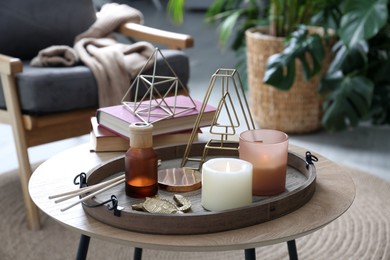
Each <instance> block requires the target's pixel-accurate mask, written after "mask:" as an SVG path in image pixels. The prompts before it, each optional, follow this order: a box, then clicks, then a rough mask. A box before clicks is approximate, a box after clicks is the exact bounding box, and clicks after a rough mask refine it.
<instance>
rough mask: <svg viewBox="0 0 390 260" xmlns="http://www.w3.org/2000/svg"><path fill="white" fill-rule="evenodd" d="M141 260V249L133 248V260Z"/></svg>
mask: <svg viewBox="0 0 390 260" xmlns="http://www.w3.org/2000/svg"><path fill="white" fill-rule="evenodd" d="M141 259H142V248H139V247H136V248H134V257H133V260H141Z"/></svg>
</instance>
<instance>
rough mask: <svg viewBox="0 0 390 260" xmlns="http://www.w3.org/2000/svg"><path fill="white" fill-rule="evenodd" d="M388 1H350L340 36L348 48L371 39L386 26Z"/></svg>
mask: <svg viewBox="0 0 390 260" xmlns="http://www.w3.org/2000/svg"><path fill="white" fill-rule="evenodd" d="M387 16H388V10H387V0H352V1H349V2H348V4H347V6H346V10H345V13H344V15H343V17H342V18H341V24H340V30H339V35H340V37H341V39H342V41H343V42H344V43H345V44H346V45H347V46H352V45H354V44H356V43H357V42H359V41H361V40H367V39H370V38H371V37H372V36H374V35H375V34H377V33H378V31H379V30H380V29H381V28H382V27H383V26H384V25H385V24H386V21H387Z"/></svg>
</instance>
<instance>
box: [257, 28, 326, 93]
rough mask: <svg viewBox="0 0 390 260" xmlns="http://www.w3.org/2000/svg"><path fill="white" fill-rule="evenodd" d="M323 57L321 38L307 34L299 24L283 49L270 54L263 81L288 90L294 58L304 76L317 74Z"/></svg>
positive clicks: (308, 76)
mask: <svg viewBox="0 0 390 260" xmlns="http://www.w3.org/2000/svg"><path fill="white" fill-rule="evenodd" d="M323 58H324V49H323V46H322V41H321V38H320V37H319V36H318V35H317V34H312V35H309V34H308V32H307V29H306V27H305V26H300V27H299V28H298V30H296V31H294V32H293V33H292V34H291V36H290V37H289V39H288V41H287V44H286V46H285V48H284V50H283V51H282V52H281V53H279V54H275V55H272V56H271V57H270V58H269V59H268V61H267V65H266V71H265V73H264V77H263V81H264V82H265V83H267V84H270V85H273V86H275V87H276V88H279V89H282V90H289V89H290V88H291V86H292V84H293V83H294V80H295V60H296V59H299V60H300V61H301V67H302V70H303V74H304V76H305V78H306V79H307V80H308V79H310V78H311V77H312V76H314V75H315V74H317V73H318V72H319V71H320V69H321V65H322V60H323Z"/></svg>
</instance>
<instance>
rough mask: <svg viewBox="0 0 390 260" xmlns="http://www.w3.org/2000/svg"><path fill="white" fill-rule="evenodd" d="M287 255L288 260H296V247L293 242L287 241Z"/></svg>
mask: <svg viewBox="0 0 390 260" xmlns="http://www.w3.org/2000/svg"><path fill="white" fill-rule="evenodd" d="M287 247H288V255H289V256H290V260H298V252H297V245H296V243H295V239H294V240H290V241H287Z"/></svg>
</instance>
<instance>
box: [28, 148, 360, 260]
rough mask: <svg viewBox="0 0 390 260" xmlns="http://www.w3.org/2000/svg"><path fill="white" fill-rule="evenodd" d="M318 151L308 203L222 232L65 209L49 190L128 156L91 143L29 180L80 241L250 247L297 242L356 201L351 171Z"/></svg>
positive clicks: (45, 206) (39, 200)
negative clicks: (147, 229) (159, 229)
mask: <svg viewBox="0 0 390 260" xmlns="http://www.w3.org/2000/svg"><path fill="white" fill-rule="evenodd" d="M289 150H290V151H292V152H295V153H297V154H300V155H304V154H305V152H306V150H305V149H303V148H300V147H296V146H291V145H290V147H289ZM313 154H314V155H315V156H317V157H318V159H319V161H318V162H316V163H315V166H316V170H317V180H316V191H315V193H314V195H313V197H312V199H311V200H310V201H309V202H308V203H306V204H305V205H304V206H302V207H301V208H299V209H298V210H295V211H293V212H292V213H290V214H288V215H285V216H282V217H280V218H277V219H275V220H272V221H268V222H265V223H262V224H258V225H254V226H250V227H246V228H241V229H236V230H230V231H225V232H218V233H209V234H200V235H193V234H192V235H155V234H143V233H137V232H131V231H128V230H123V229H119V228H115V227H111V226H109V225H107V224H103V223H101V222H99V221H97V220H95V219H94V218H92V217H90V216H89V215H87V214H86V213H85V212H84V210H83V208H82V206H81V205H77V206H75V207H73V208H71V209H69V210H67V211H65V212H61V211H60V209H61V208H63V207H64V205H63V204H61V203H59V204H55V203H54V201H53V200H49V199H48V197H49V196H50V195H53V194H58V193H61V192H66V191H69V190H72V189H74V188H75V187H76V186H75V185H74V184H73V180H74V178H75V176H76V175H77V174H80V173H81V172H88V171H90V170H91V169H92V168H95V167H97V166H99V165H100V164H102V163H103V162H106V161H107V160H110V159H113V158H115V157H119V156H122V155H123V153H94V152H90V151H89V146H88V145H87V144H85V145H81V146H77V147H75V148H71V149H69V150H66V151H64V152H62V153H60V154H58V155H55V156H53V157H52V158H50V159H49V160H47V161H46V162H44V163H43V164H41V165H40V166H39V167H38V168H37V169H36V170H35V172H34V173H33V175H32V177H31V179H30V182H29V191H30V195H31V198H32V200H33V201H34V202H35V203H36V204H37V206H38V207H39V208H40V209H41V210H42V211H43V212H45V213H46V214H47V215H48V216H50V217H51V218H53V219H55V220H56V221H57V222H59V223H61V224H62V225H64V226H65V227H67V228H69V229H71V230H74V231H76V232H78V233H80V234H82V239H81V240H83V238H84V239H85V238H88V239H89V237H92V238H98V239H103V240H105V241H109V242H113V243H121V244H125V245H128V246H133V247H136V248H149V249H155V250H171V251H227V250H238V249H245V250H249V249H253V248H256V247H261V246H267V245H271V244H276V243H280V242H286V241H294V239H296V238H299V237H302V236H305V235H307V234H309V233H311V232H314V231H316V230H318V229H320V228H322V227H324V226H325V225H327V224H329V223H330V222H332V221H333V220H335V219H336V218H338V217H339V216H341V215H342V214H343V213H344V212H345V211H346V210H347V209H348V208H349V207H350V206H351V204H352V202H353V200H354V197H355V185H354V183H353V181H352V179H351V177H350V176H349V174H348V172H346V170H345V169H344V168H342V167H340V166H338V165H337V164H336V163H334V162H332V161H330V160H328V159H326V158H324V157H323V156H321V155H318V154H315V153H313ZM76 200H77V199H73V200H71V201H76ZM81 242H82V241H81ZM87 242H89V240H88V241H87ZM294 243H295V241H294ZM87 248H88V244H87ZM252 253H254V250H253V251H252Z"/></svg>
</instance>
